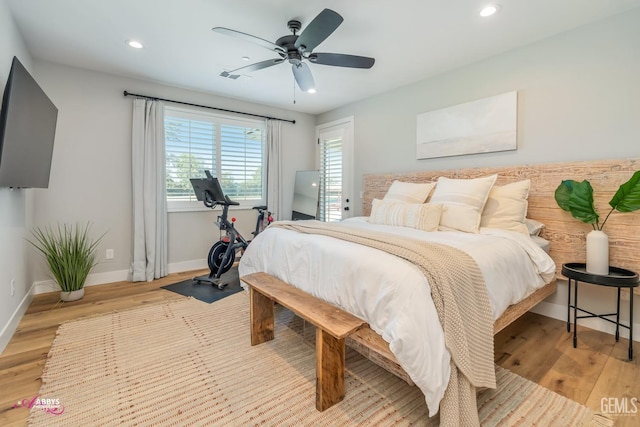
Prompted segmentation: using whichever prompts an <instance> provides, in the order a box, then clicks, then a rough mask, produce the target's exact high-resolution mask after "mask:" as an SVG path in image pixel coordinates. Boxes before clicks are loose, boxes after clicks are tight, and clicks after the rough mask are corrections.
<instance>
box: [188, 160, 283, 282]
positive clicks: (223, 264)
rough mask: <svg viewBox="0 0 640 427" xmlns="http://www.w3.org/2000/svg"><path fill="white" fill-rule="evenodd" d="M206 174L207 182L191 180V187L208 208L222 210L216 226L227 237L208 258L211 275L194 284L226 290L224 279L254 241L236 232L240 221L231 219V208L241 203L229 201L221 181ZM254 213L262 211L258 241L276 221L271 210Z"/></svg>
mask: <svg viewBox="0 0 640 427" xmlns="http://www.w3.org/2000/svg"><path fill="white" fill-rule="evenodd" d="M205 174H206V175H207V178H191V179H190V181H191V185H192V186H193V190H194V191H195V193H196V198H197V199H198V200H199V201H201V202H202V203H204V205H205V206H206V207H208V208H210V209H214V208H215V207H216V206H218V205H221V206H222V215H219V216H218V220H217V221H216V225H217V226H218V228H219V229H220V231H224V232H225V235H224V236H222V237H221V238H220V240H219V241H217V242H215V243H214V244H213V246H211V249H210V250H209V255H208V257H207V264H208V265H209V274H208V275H206V276H196V277H194V278H193V280H194V281H195V282H197V283H210V284H211V285H212V286H217V287H218V289H220V290H222V289H224V288H225V286H227V283H224V282H223V281H222V280H221V278H220V276H222V275H223V274H224V273H226V272H227V271H229V269H230V268H231V267H232V266H233V263H234V261H235V259H236V251H237V250H238V249H240V250H242V251H243V252H244V250H245V249H247V246H249V243H250V241H248V240H246V239H245V238H244V237H243V236H242V234H240V232H239V231H238V230H237V229H236V228H235V225H234V223H235V221H236V219H235V218H231V221H229V219H228V214H229V206H238V205H239V204H240V203H238V202H235V201H233V200H231V199H229V197H228V196H227V195H225V194H224V192H223V191H222V187H220V182H219V181H218V179H217V178H214V177H213V176H211V173H210V172H209V171H205ZM253 209H255V210H257V211H258V218H257V220H256V228H255V230H254V231H252V232H251V234H253V236H254V237H255V236H257V235H258V234H260V232H262V231H263V230H264V229H265V228H266V227H267V226H268V225H269V224H271V222H273V217H272V216H271V212H269V211H268V209H267V206H254V207H253Z"/></svg>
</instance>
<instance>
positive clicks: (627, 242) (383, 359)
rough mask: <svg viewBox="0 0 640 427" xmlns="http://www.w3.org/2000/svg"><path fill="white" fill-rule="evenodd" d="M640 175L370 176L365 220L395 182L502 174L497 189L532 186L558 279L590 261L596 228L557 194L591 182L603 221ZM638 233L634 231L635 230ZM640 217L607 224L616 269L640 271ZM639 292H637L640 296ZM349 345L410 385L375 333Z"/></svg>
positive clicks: (545, 168)
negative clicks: (563, 186)
mask: <svg viewBox="0 0 640 427" xmlns="http://www.w3.org/2000/svg"><path fill="white" fill-rule="evenodd" d="M638 169H640V159H630V160H605V161H589V162H572V163H550V164H539V165H525V166H515V167H514V166H509V167H496V168H472V169H458V170H437V171H421V172H411V173H400V174H370V175H365V176H364V179H363V189H364V193H363V199H362V207H363V214H364V215H369V214H370V210H371V203H372V201H373V199H376V198H377V199H382V198H383V197H384V195H385V193H386V192H387V190H388V189H389V187H390V186H391V184H392V183H393V181H394V180H399V181H404V182H418V183H419V182H435V181H436V180H437V179H438V177H440V176H446V177H448V178H462V179H469V178H478V177H482V176H487V175H492V174H498V179H497V181H496V185H504V184H507V183H510V182H515V181H520V180H523V179H530V180H531V190H530V191H529V198H528V202H529V206H528V213H527V217H528V218H532V219H536V220H538V221H540V222H542V223H543V224H544V225H545V228H544V229H543V231H542V234H541V236H542V237H544V238H545V239H547V240H549V241H550V242H551V244H550V251H549V254H550V256H551V257H552V258H553V260H554V261H555V263H556V274H557V276H558V277H559V276H560V271H561V269H562V264H564V263H567V262H572V261H576V260H578V261H579V260H584V259H585V235H586V233H588V232H589V231H590V230H591V229H592V228H591V226H590V225H588V224H584V223H582V222H580V221H578V220H577V219H575V218H573V217H572V216H571V215H570V214H569V213H568V212H565V211H563V210H562V209H560V208H559V207H558V205H557V203H556V201H555V198H554V194H555V190H556V188H557V187H558V185H560V183H561V182H562V181H563V180H566V179H574V180H576V181H582V180H583V179H586V180H589V182H591V185H592V186H593V189H594V199H595V204H596V209H597V211H598V213H599V214H600V215H601V216H602V217H603V218H604V216H606V214H607V213H608V212H609V210H610V207H609V205H608V202H609V200H611V197H612V196H613V195H614V194H615V192H616V191H617V189H618V187H619V186H620V184H622V183H624V182H626V181H627V180H629V178H631V176H632V175H633V173H634V172H635V171H636V170H638ZM630 227H635V228H630ZM639 227H640V215H630V214H621V213H619V212H614V213H613V214H611V217H610V218H609V220H608V221H607V225H606V230H605V231H606V233H607V235H608V236H609V241H610V252H609V260H610V264H611V265H615V266H618V267H623V268H630V269H634V268H637V266H638V265H640V251H637V248H638V247H640V233H629V232H628V230H629V229H635V230H640V228H639ZM556 289H557V283H556V281H555V280H554V281H552V282H551V283H549V284H548V285H546V286H544V287H542V288H541V289H539V290H537V291H536V292H534V293H533V294H532V295H530V296H529V297H527V298H526V299H524V300H523V301H521V302H519V303H518V304H514V305H512V306H510V307H509V308H508V309H507V310H506V311H505V312H504V313H503V314H502V316H500V317H499V318H498V319H497V320H496V321H495V323H494V335H495V334H496V333H498V332H500V331H501V330H502V329H504V328H505V327H506V326H508V325H509V324H511V323H512V322H513V321H515V320H516V319H518V318H519V317H520V316H522V315H523V314H524V313H526V312H527V311H528V310H530V309H531V308H533V307H534V306H535V305H536V304H538V303H539V302H541V301H543V300H544V299H545V298H547V297H548V296H549V295H551V294H553V293H555V292H556ZM636 292H638V290H636ZM347 345H348V346H350V347H352V348H353V349H355V350H357V351H358V352H360V353H361V354H362V355H364V356H365V357H367V358H369V359H370V360H372V361H373V362H375V363H377V364H378V365H380V366H382V367H383V368H385V369H387V370H388V371H390V372H392V373H394V374H396V375H398V376H399V377H401V378H403V379H405V381H407V382H409V383H410V384H411V383H412V382H411V379H410V378H409V376H408V375H407V374H406V373H405V372H404V370H403V369H402V368H401V367H400V365H399V364H398V362H397V360H396V359H395V357H394V356H393V353H391V351H390V350H389V345H388V344H387V342H386V341H384V340H383V339H382V337H381V336H380V335H378V334H377V333H375V332H374V331H372V330H371V329H370V328H368V327H367V328H363V329H360V330H359V331H357V332H355V333H354V334H353V335H351V336H349V337H348V338H347Z"/></svg>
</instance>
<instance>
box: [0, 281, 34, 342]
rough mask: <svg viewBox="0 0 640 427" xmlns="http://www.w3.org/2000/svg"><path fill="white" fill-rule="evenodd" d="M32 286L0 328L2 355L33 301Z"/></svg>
mask: <svg viewBox="0 0 640 427" xmlns="http://www.w3.org/2000/svg"><path fill="white" fill-rule="evenodd" d="M34 286H35V285H32V286H31V289H29V292H27V294H26V295H25V296H24V298H22V301H20V304H18V307H16V309H15V310H14V312H13V314H12V315H11V317H10V318H9V321H8V322H7V324H6V325H5V326H4V328H2V332H0V354H2V352H3V351H4V349H5V348H6V347H7V345H8V344H9V341H11V338H12V337H13V334H14V333H15V332H16V329H18V324H19V323H20V321H21V320H22V317H23V316H24V314H25V313H26V312H27V309H28V308H29V305H30V304H31V301H32V300H33V288H34Z"/></svg>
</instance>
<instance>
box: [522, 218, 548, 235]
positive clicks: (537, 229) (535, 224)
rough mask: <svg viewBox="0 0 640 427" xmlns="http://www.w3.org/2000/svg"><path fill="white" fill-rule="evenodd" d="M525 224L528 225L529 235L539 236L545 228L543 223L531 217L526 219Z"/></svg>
mask: <svg viewBox="0 0 640 427" xmlns="http://www.w3.org/2000/svg"><path fill="white" fill-rule="evenodd" d="M524 224H525V225H526V226H527V231H528V232H529V236H539V235H540V233H542V229H543V228H544V224H543V223H541V222H540V221H536V220H535V219H531V218H527V219H525V221H524Z"/></svg>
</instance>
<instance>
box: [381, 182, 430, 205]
mask: <svg viewBox="0 0 640 427" xmlns="http://www.w3.org/2000/svg"><path fill="white" fill-rule="evenodd" d="M435 186H436V183H435V182H425V183H420V184H418V183H415V182H402V181H398V180H396V181H393V183H392V184H391V187H389V190H387V194H385V196H384V199H383V200H384V201H385V202H405V203H424V202H425V200H427V197H429V193H431V190H433V187H435Z"/></svg>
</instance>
